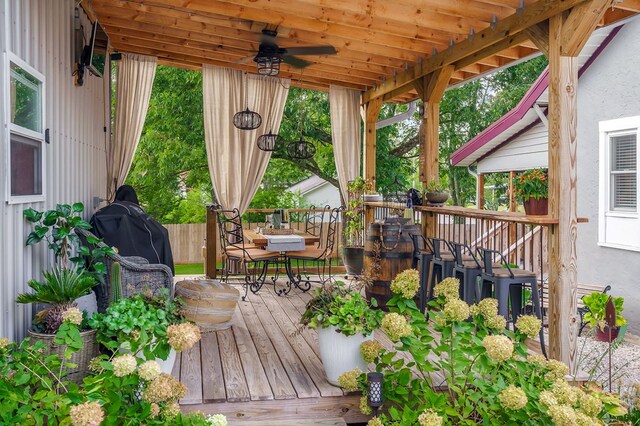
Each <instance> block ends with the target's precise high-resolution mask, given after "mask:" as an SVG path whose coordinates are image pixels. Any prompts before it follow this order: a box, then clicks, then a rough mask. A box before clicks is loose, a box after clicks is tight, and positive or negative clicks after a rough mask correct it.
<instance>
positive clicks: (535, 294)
mask: <svg viewBox="0 0 640 426" xmlns="http://www.w3.org/2000/svg"><path fill="white" fill-rule="evenodd" d="M478 250H479V251H480V253H481V257H482V263H483V266H484V271H483V272H482V274H481V277H482V287H483V288H482V290H481V291H482V292H483V293H486V291H487V288H486V287H485V286H486V285H487V284H489V285H493V290H494V292H495V298H496V299H498V314H500V315H503V316H504V317H505V318H506V319H507V321H509V301H511V312H512V319H511V320H512V322H513V326H514V328H515V324H516V321H517V320H518V316H519V315H520V314H521V313H522V287H523V286H525V285H529V286H530V287H531V299H532V300H533V312H534V314H535V315H536V316H537V317H538V318H539V319H540V321H542V311H541V309H540V290H539V289H538V278H537V277H536V274H535V272H532V271H525V270H524V269H520V268H512V267H510V266H509V263H508V262H507V260H506V259H505V258H504V256H503V255H502V253H500V252H499V251H496V250H487V249H483V248H480V249H478ZM496 255H497V257H498V258H499V259H500V260H501V263H502V265H504V267H497V268H496V267H494V264H493V259H494V258H495V257H496ZM540 346H541V347H542V353H543V354H544V355H545V356H546V355H547V353H546V350H545V346H544V333H543V329H542V328H540Z"/></svg>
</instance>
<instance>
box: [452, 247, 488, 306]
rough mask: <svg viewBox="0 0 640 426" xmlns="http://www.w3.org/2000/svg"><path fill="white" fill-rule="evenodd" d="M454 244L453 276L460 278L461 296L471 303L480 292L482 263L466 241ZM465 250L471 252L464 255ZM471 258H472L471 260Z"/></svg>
mask: <svg viewBox="0 0 640 426" xmlns="http://www.w3.org/2000/svg"><path fill="white" fill-rule="evenodd" d="M452 245H453V256H454V265H453V276H454V277H455V278H460V282H461V284H462V285H461V286H460V298H461V299H462V300H464V301H465V302H467V303H468V304H469V305H471V304H473V303H475V301H476V299H477V296H478V295H477V293H478V290H477V288H478V284H477V283H478V278H479V277H480V275H481V274H482V265H481V264H480V262H479V261H478V259H477V258H476V256H474V254H473V252H472V251H471V248H470V247H469V246H468V245H467V244H464V243H452ZM463 249H464V252H466V253H469V255H467V256H463ZM469 259H470V260H469Z"/></svg>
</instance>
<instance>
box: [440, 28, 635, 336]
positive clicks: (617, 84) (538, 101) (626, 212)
mask: <svg viewBox="0 0 640 426" xmlns="http://www.w3.org/2000/svg"><path fill="white" fill-rule="evenodd" d="M578 62H579V64H580V66H581V69H580V74H579V75H580V78H579V84H578V134H577V139H578V148H577V150H578V151H577V167H578V170H577V173H578V187H577V190H578V193H577V204H578V205H577V208H578V217H584V218H587V219H588V220H589V222H588V223H580V224H578V239H577V250H578V252H577V255H578V256H577V258H578V282H582V283H600V284H611V286H612V294H614V295H620V296H624V297H625V305H624V306H625V309H624V313H623V314H624V316H625V317H627V319H629V320H630V323H631V327H632V329H633V330H634V331H635V332H638V331H640V289H639V286H640V210H638V198H639V197H640V193H639V188H640V185H638V172H637V170H638V163H639V162H640V156H639V152H640V151H639V150H638V144H639V143H640V73H639V71H638V70H640V19H635V18H634V19H632V20H630V21H628V22H627V23H626V24H625V25H624V26H621V27H618V28H605V29H603V30H599V31H597V32H595V33H594V34H593V35H592V37H591V38H590V39H589V42H588V43H587V45H586V47H585V49H584V50H583V52H582V54H581V55H580V58H579V61H578ZM547 85H548V74H547V72H546V71H545V72H544V73H543V74H542V75H541V76H540V78H539V79H538V80H537V81H536V82H535V83H534V84H533V86H532V87H531V89H530V90H529V92H528V93H527V94H526V95H525V97H524V98H523V100H522V101H521V102H520V104H518V106H517V107H516V108H514V109H513V110H512V111H510V112H509V113H507V114H506V115H505V116H503V117H502V118H500V119H499V120H498V121H496V122H495V123H493V124H492V125H491V126H490V127H488V128H487V129H486V130H485V131H483V132H482V133H480V134H479V135H478V136H477V137H475V138H474V139H472V140H471V141H469V142H468V143H467V144H465V145H464V146H462V147H461V148H460V149H459V150H458V151H456V152H455V153H454V154H453V155H452V156H451V161H452V164H454V165H457V166H472V165H475V166H476V167H477V172H478V173H492V172H504V171H519V170H525V169H529V168H535V167H547V165H548V151H547V145H548V138H547V135H548V133H547V118H546V116H545V110H546V107H547V103H548V102H547V99H548V96H547Z"/></svg>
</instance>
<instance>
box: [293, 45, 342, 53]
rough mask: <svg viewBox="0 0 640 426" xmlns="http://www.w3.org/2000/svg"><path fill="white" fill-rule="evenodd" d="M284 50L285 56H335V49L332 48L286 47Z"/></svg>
mask: <svg viewBox="0 0 640 426" xmlns="http://www.w3.org/2000/svg"><path fill="white" fill-rule="evenodd" d="M284 50H285V55H335V54H336V48H335V47H333V46H303V47H287V48H285V49H284Z"/></svg>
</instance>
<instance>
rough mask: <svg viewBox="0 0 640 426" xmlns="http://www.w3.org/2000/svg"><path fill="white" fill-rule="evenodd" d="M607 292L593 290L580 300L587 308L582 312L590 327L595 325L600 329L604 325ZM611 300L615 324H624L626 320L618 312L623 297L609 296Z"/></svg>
mask: <svg viewBox="0 0 640 426" xmlns="http://www.w3.org/2000/svg"><path fill="white" fill-rule="evenodd" d="M609 297H611V296H609V295H608V294H604V293H602V292H597V291H596V292H593V293H591V294H588V295H586V296H584V297H583V298H582V302H583V303H584V306H585V307H586V308H587V309H589V310H588V311H587V312H585V314H584V320H585V321H587V322H589V326H590V327H591V328H593V327H595V326H596V325H597V326H598V327H599V328H600V329H601V330H602V329H604V327H605V325H606V324H605V318H606V313H607V302H608V301H609ZM611 300H612V301H613V305H614V306H615V308H616V326H618V327H619V326H621V325H625V324H626V323H627V320H626V319H624V317H623V316H622V315H620V312H622V310H623V307H622V304H623V303H624V298H623V297H611Z"/></svg>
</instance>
